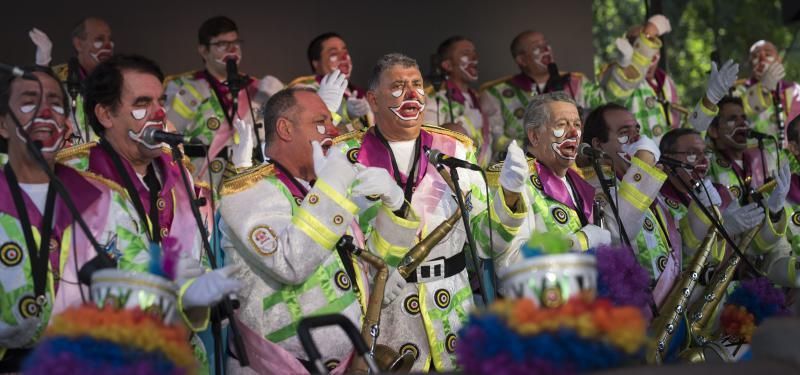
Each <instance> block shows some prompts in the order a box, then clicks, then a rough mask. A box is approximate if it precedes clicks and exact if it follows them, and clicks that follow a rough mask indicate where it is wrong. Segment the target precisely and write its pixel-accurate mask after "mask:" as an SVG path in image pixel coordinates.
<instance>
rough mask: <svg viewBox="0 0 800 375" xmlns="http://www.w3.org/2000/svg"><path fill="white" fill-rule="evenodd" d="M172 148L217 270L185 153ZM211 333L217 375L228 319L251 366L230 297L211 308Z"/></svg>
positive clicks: (238, 347)
mask: <svg viewBox="0 0 800 375" xmlns="http://www.w3.org/2000/svg"><path fill="white" fill-rule="evenodd" d="M171 148H172V160H173V161H174V162H175V163H177V164H178V169H180V171H181V180H183V187H184V188H185V189H186V194H187V196H188V197H189V206H190V207H191V209H192V215H194V220H195V223H196V224H197V229H198V230H199V231H200V237H201V239H202V240H203V249H204V250H205V253H206V256H207V257H208V263H209V264H210V265H211V268H212V269H216V268H217V259H216V258H215V257H214V253H213V252H212V251H211V244H210V243H209V242H208V230H207V229H206V227H205V225H203V220H202V219H201V218H200V209H199V208H198V207H197V201H196V200H195V199H193V198H192V197H194V192H192V188H191V184H190V183H189V176H188V175H187V174H186V168H184V167H183V153H182V152H181V149H180V148H179V147H177V145H171ZM212 220H213V218H212ZM211 311H212V314H211V331H212V333H213V335H214V355H215V361H214V367H215V373H216V374H217V375H221V374H222V358H223V355H224V353H222V342H221V340H222V328H221V327H222V319H223V318H225V317H228V319H229V320H230V327H231V334H232V336H233V346H234V348H236V356H237V359H238V360H239V364H240V365H241V366H242V367H247V366H249V365H250V361H249V359H248V358H247V352H246V351H245V347H244V340H242V335H241V334H240V333H239V327H238V326H237V323H236V319H234V316H233V303H232V302H231V300H230V298H229V297H228V296H225V297H223V298H222V301H221V302H220V304H219V305H218V306H215V307H213V308H211Z"/></svg>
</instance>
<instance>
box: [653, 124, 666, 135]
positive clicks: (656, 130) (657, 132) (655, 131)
mask: <svg viewBox="0 0 800 375" xmlns="http://www.w3.org/2000/svg"><path fill="white" fill-rule="evenodd" d="M661 134H664V128H663V127H661V125H656V126H655V127H653V135H654V136H656V137H658V136H660V135H661Z"/></svg>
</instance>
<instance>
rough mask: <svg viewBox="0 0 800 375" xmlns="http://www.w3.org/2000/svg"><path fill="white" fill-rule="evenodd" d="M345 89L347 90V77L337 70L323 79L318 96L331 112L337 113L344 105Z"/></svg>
mask: <svg viewBox="0 0 800 375" xmlns="http://www.w3.org/2000/svg"><path fill="white" fill-rule="evenodd" d="M345 89H347V77H346V76H345V75H344V74H342V72H341V71H339V69H336V70H334V71H332V72H330V73H328V74H327V75H325V77H322V81H321V82H320V83H319V89H317V95H319V97H320V98H322V101H323V102H324V103H325V106H326V107H328V110H329V111H331V112H336V111H338V110H339V107H341V105H342V96H344V90H345Z"/></svg>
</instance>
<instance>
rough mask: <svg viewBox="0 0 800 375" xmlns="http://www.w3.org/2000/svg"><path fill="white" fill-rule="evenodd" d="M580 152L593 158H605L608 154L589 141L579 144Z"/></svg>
mask: <svg viewBox="0 0 800 375" xmlns="http://www.w3.org/2000/svg"><path fill="white" fill-rule="evenodd" d="M578 153H579V154H581V155H583V156H586V157H589V158H592V159H603V158H606V157H607V156H608V155H606V153H605V152H603V151H602V150H598V149H596V148H594V147H592V146H590V145H589V144H588V143H581V145H580V146H578Z"/></svg>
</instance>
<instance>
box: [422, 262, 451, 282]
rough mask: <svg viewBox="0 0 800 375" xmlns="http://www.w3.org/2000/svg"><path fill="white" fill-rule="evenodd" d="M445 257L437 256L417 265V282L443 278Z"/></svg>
mask: <svg viewBox="0 0 800 375" xmlns="http://www.w3.org/2000/svg"><path fill="white" fill-rule="evenodd" d="M444 261H445V258H439V259H434V260H430V261H427V262H425V263H422V264H420V265H419V267H417V282H418V283H427V282H431V281H437V280H441V279H444Z"/></svg>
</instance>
